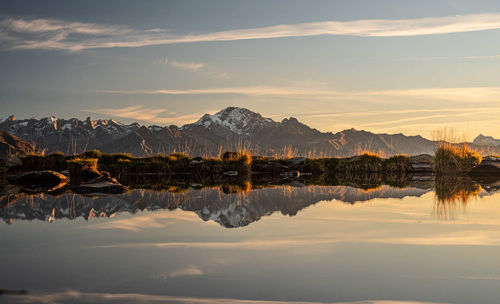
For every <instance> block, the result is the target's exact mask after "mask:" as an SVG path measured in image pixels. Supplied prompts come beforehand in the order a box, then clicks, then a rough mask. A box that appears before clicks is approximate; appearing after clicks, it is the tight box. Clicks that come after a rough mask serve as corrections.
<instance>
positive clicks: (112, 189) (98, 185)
mask: <svg viewBox="0 0 500 304" xmlns="http://www.w3.org/2000/svg"><path fill="white" fill-rule="evenodd" d="M127 191H128V187H126V186H124V185H122V184H120V183H119V182H118V181H117V180H116V179H115V178H112V177H111V176H110V175H109V173H108V172H103V174H102V175H101V176H99V177H97V178H95V179H93V180H90V181H88V182H85V183H82V184H80V185H78V186H76V187H75V188H74V189H73V192H75V193H79V194H99V193H102V194H122V193H125V192H127Z"/></svg>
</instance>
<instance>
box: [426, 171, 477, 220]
mask: <svg viewBox="0 0 500 304" xmlns="http://www.w3.org/2000/svg"><path fill="white" fill-rule="evenodd" d="M481 190H482V188H481V186H480V185H479V184H477V183H476V182H474V181H473V180H472V179H470V178H469V177H466V176H452V175H449V176H443V175H441V176H437V177H436V180H435V183H434V191H435V196H436V204H435V206H434V213H435V215H436V216H437V217H439V218H443V219H452V218H454V217H455V214H456V212H457V211H458V210H457V209H458V208H460V207H462V208H465V206H466V205H467V203H468V202H469V201H470V200H471V199H472V198H477V196H478V194H479V192H481Z"/></svg>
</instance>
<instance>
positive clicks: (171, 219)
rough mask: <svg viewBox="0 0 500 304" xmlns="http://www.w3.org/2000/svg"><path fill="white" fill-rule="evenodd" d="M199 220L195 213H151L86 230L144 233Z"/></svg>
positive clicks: (105, 223) (92, 226)
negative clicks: (116, 230) (148, 230)
mask: <svg viewBox="0 0 500 304" xmlns="http://www.w3.org/2000/svg"><path fill="white" fill-rule="evenodd" d="M199 220H200V219H199V217H198V216H197V215H196V214H195V213H187V212H176V211H171V212H159V213H151V214H148V215H135V216H132V217H129V218H124V219H114V220H112V221H106V222H102V223H97V224H92V225H89V226H85V228H86V229H91V230H108V229H118V230H126V231H133V232H142V231H144V230H147V229H155V228H165V227H167V226H168V225H171V224H175V223H178V222H199ZM208 223H210V222H208Z"/></svg>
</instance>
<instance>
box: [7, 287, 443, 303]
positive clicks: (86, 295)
mask: <svg viewBox="0 0 500 304" xmlns="http://www.w3.org/2000/svg"><path fill="white" fill-rule="evenodd" d="M12 299H15V300H16V302H17V301H19V302H20V303H51V304H53V303H71V302H72V301H73V302H74V301H78V303H120V304H121V303H165V304H173V303H176V304H177V303H186V304H187V303H189V304H216V303H217V304H445V303H442V302H440V303H438V302H420V301H391V300H365V301H355V302H308V301H267V300H246V299H229V298H195V297H176V296H164V295H148V294H139V293H92V292H79V291H74V290H68V291H63V292H53V293H41V294H40V293H33V294H27V295H16V296H15V297H12ZM7 300H8V298H7Z"/></svg>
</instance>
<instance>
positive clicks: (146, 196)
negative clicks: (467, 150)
mask: <svg viewBox="0 0 500 304" xmlns="http://www.w3.org/2000/svg"><path fill="white" fill-rule="evenodd" d="M433 179H434V177H426V176H423V177H417V178H413V179H412V180H404V181H403V180H401V179H396V181H397V184H398V185H400V186H401V185H402V184H404V186H401V187H395V186H394V183H395V179H392V180H391V181H392V185H387V184H384V182H386V181H387V178H382V177H380V176H378V177H377V176H364V177H359V178H357V179H346V180H342V179H337V180H336V181H335V183H336V184H337V185H330V186H328V185H315V184H314V183H312V182H311V181H307V180H285V181H281V184H277V183H276V182H274V183H273V182H271V181H267V182H265V181H264V182H262V181H260V183H255V184H251V183H250V181H243V182H238V183H234V184H230V183H227V184H223V185H218V186H215V185H211V186H210V187H204V186H203V185H202V184H196V183H192V182H191V183H190V182H189V181H183V182H179V181H178V180H177V181H176V182H175V183H172V182H171V181H170V183H168V182H169V181H168V180H167V181H165V180H162V181H159V182H158V181H157V182H156V183H152V182H151V181H146V183H143V185H154V187H150V188H154V189H155V190H153V189H135V190H131V191H129V192H128V193H125V194H121V195H106V196H84V195H79V194H74V193H71V192H63V193H60V194H58V195H53V194H45V193H39V194H27V193H16V189H12V188H9V189H10V192H11V193H10V194H9V193H8V192H7V193H5V194H4V195H2V196H1V197H0V206H1V207H2V208H0V217H1V218H2V219H3V221H4V222H6V223H12V222H13V221H14V220H42V221H48V222H53V221H55V220H58V219H62V218H66V219H75V218H78V217H82V218H85V219H89V218H91V217H108V218H110V217H113V216H114V215H116V214H117V213H120V212H129V213H136V212H139V211H144V210H148V211H154V210H158V209H169V210H174V209H177V208H179V209H182V210H185V211H192V212H194V213H195V214H197V215H198V216H199V218H201V219H202V220H203V221H214V222H216V223H219V224H220V225H222V226H224V227H227V228H235V227H243V226H247V225H249V224H250V223H253V222H255V221H258V220H259V219H260V218H261V217H263V216H267V215H271V214H273V213H274V212H280V213H281V214H283V215H288V216H294V215H296V214H297V213H298V212H299V211H300V210H302V209H304V208H306V207H308V206H311V205H314V204H315V203H317V202H319V201H330V200H337V201H342V202H344V203H349V204H354V203H357V202H364V201H368V200H372V199H375V198H403V197H407V196H421V195H423V194H425V193H427V192H430V191H434V193H435V205H434V208H433V210H432V213H433V215H434V216H435V217H437V218H440V219H445V220H447V219H454V218H455V216H456V215H457V214H459V213H461V212H462V211H463V210H465V207H466V205H467V203H468V202H469V201H470V200H471V199H473V198H477V197H478V196H481V195H488V194H489V193H492V192H496V191H497V190H498V189H499V187H498V184H499V182H498V180H496V179H495V178H492V177H489V178H488V179H484V180H481V181H476V180H473V179H471V178H469V177H457V176H444V177H443V176H441V177H436V178H435V179H434V180H433ZM143 182H144V181H143ZM329 182H332V181H329ZM480 182H482V184H480ZM323 183H326V182H324V181H323ZM308 184H309V185H308ZM311 184H312V185H311ZM316 184H318V182H317V181H316ZM483 189H484V190H483Z"/></svg>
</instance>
